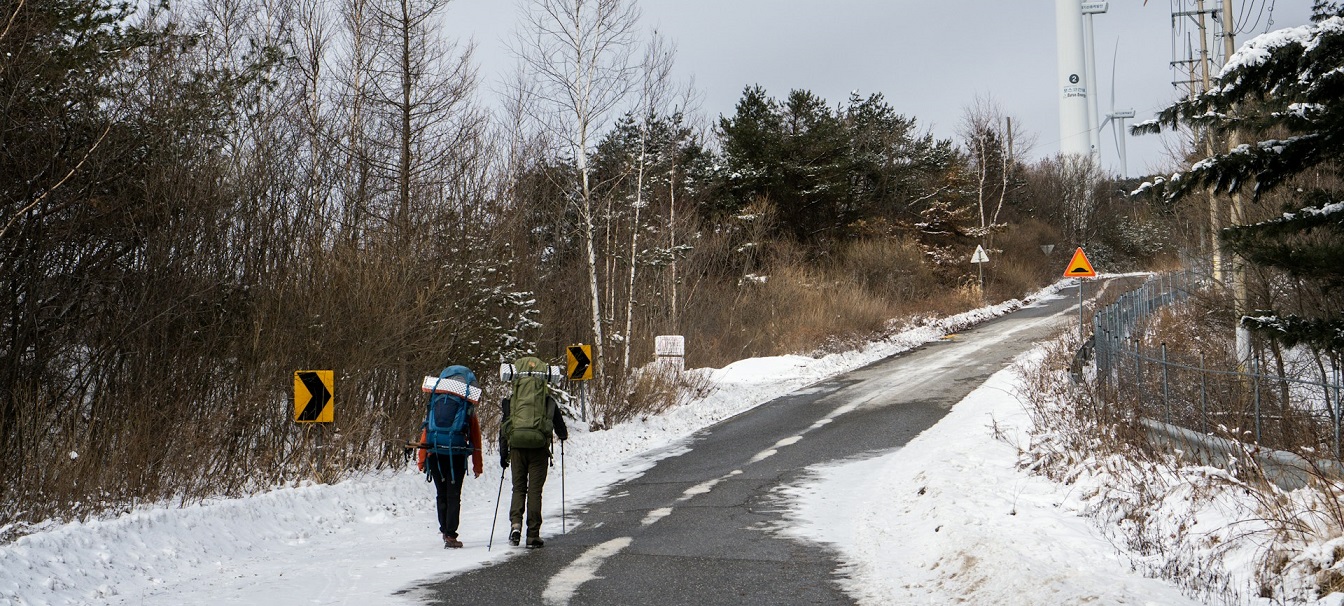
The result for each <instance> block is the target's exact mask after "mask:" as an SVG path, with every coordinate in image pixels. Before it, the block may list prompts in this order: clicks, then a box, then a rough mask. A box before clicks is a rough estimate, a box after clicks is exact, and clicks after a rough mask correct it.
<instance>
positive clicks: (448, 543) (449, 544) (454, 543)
mask: <svg viewBox="0 0 1344 606" xmlns="http://www.w3.org/2000/svg"><path fill="white" fill-rule="evenodd" d="M443 548H444V549H461V548H462V541H459V540H457V537H455V536H453V535H450V534H445V535H443Z"/></svg>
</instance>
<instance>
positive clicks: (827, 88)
mask: <svg viewBox="0 0 1344 606" xmlns="http://www.w3.org/2000/svg"><path fill="white" fill-rule="evenodd" d="M520 1H521V0H454V1H453V2H452V3H450V4H449V6H448V11H447V13H446V15H445V22H446V24H447V25H446V31H447V35H448V36H449V37H453V38H458V39H465V38H471V39H474V40H475V42H476V44H477V55H476V57H477V63H478V65H479V66H480V73H481V79H482V81H483V84H484V85H485V86H486V87H487V88H486V89H485V90H486V91H487V92H486V94H490V93H489V92H488V90H489V89H492V88H493V89H497V88H498V85H497V82H499V81H500V80H502V79H503V77H504V75H505V74H506V73H507V72H508V71H509V70H510V69H511V68H512V65H513V62H514V60H513V58H512V57H511V56H510V55H509V53H508V50H507V39H508V37H509V36H510V35H511V32H512V31H513V30H514V29H515V28H516V27H517V24H518V22H519V18H518V15H519V5H520ZM1179 3H1180V2H1179V1H1177V0H1149V2H1148V5H1147V6H1143V2H1142V0H1113V1H1112V2H1110V11H1109V12H1108V13H1106V14H1102V15H1097V16H1096V17H1095V18H1094V19H1095V21H1094V27H1095V30H1096V38H1097V40H1096V55H1097V59H1096V63H1097V72H1098V76H1097V84H1098V88H1099V89H1100V90H1099V96H1098V109H1099V110H1100V112H1101V113H1102V114H1105V113H1106V112H1107V111H1108V109H1109V107H1110V98H1111V85H1110V81H1111V63H1112V55H1113V54H1114V51H1115V49H1116V45H1117V41H1118V44H1119V54H1118V60H1117V61H1116V64H1117V65H1116V68H1115V103H1116V108H1117V109H1129V108H1132V109H1134V110H1135V111H1136V112H1137V117H1136V120H1144V119H1146V118H1149V117H1151V116H1152V114H1153V113H1154V112H1155V111H1157V110H1158V109H1160V108H1162V107H1164V106H1165V105H1167V104H1169V103H1170V102H1171V101H1172V100H1174V99H1175V98H1176V95H1177V92H1176V89H1175V88H1174V87H1173V86H1172V84H1171V82H1172V80H1173V79H1175V78H1174V77H1173V75H1172V72H1171V68H1170V65H1169V64H1170V62H1171V61H1172V60H1173V58H1174V57H1173V31H1172V17H1171V13H1172V6H1173V4H1179ZM1186 4H1190V5H1193V2H1190V1H1187V2H1186ZM1208 4H1210V5H1216V4H1217V2H1216V1H1213V0H1210V2H1209V3H1208ZM1310 5H1311V2H1310V0H1234V2H1233V7H1234V8H1233V10H1234V11H1236V12H1238V13H1241V14H1242V19H1241V25H1240V26H1239V28H1240V29H1242V30H1245V31H1244V32H1243V33H1240V34H1238V36H1237V38H1236V40H1237V43H1238V45H1240V44H1241V43H1242V42H1244V41H1246V40H1248V39H1249V38H1250V37H1252V36H1253V35H1255V34H1259V33H1262V32H1264V31H1265V29H1266V27H1268V26H1269V23H1270V16H1271V13H1270V11H1269V10H1268V9H1269V8H1270V7H1272V8H1273V11H1272V19H1273V28H1274V29H1281V28H1284V27H1291V26H1297V25H1302V24H1305V23H1307V22H1308V20H1309V19H1308V18H1309V16H1310ZM639 6H640V7H641V9H642V10H643V22H644V26H645V28H647V29H652V28H655V27H656V28H658V30H659V31H661V32H662V33H663V34H664V35H665V36H666V37H667V38H668V39H669V40H671V41H673V42H675V43H676V45H677V48H678V53H677V71H678V73H679V75H680V76H681V77H686V76H693V77H694V78H695V83H696V86H697V88H698V89H699V90H700V92H701V94H702V95H703V103H702V109H703V111H704V113H705V114H706V115H707V116H708V117H710V118H716V117H717V116H719V115H727V114H731V113H732V111H733V106H734V105H735V104H736V102H737V100H738V99H739V98H740V97H741V94H742V89H743V88H744V87H745V86H748V85H751V84H760V85H761V86H763V87H765V89H766V91H767V92H768V93H769V94H770V95H771V96H773V97H775V98H782V97H784V96H785V95H787V94H788V92H789V91H790V90H792V89H798V88H801V89H807V90H811V91H812V92H813V93H816V94H817V95H820V96H821V97H823V98H825V99H826V100H827V101H829V102H830V103H831V104H832V105H834V104H836V103H839V102H841V101H844V100H845V99H846V98H847V97H848V96H849V93H850V91H855V90H857V91H858V92H859V93H860V94H862V95H864V96H867V95H869V94H871V93H882V94H883V95H884V96H885V97H886V99H887V101H888V102H889V103H890V104H891V105H892V107H894V108H895V109H896V111H897V112H899V113H902V114H905V115H907V116H912V117H914V118H916V119H917V120H918V122H919V124H922V125H923V127H925V128H927V129H930V130H931V131H932V132H933V133H934V134H935V135H937V136H939V137H947V138H951V137H954V136H955V134H956V130H957V126H958V123H959V122H960V121H961V116H962V114H963V112H964V110H965V108H966V107H967V106H968V105H970V104H971V102H972V101H973V100H974V98H975V97H976V95H981V96H989V97H992V98H993V99H994V100H995V101H996V102H997V103H998V105H999V106H1000V107H1001V108H1002V109H1003V111H1004V112H1005V113H1006V114H1008V115H1010V116H1013V117H1014V118H1015V119H1016V120H1017V121H1018V122H1019V123H1020V124H1021V125H1022V127H1023V129H1024V130H1025V131H1027V132H1029V133H1034V134H1035V136H1036V145H1035V147H1034V148H1033V149H1032V154H1031V155H1032V156H1033V157H1042V156H1048V155H1053V154H1054V153H1056V152H1057V151H1058V150H1059V118H1058V111H1059V103H1058V100H1057V95H1058V88H1057V87H1056V86H1055V79H1056V60H1055V3H1054V2H1052V1H1050V0H1007V1H1003V0H642V1H641V2H639ZM1184 19H1186V21H1184V22H1183V24H1182V27H1183V31H1189V30H1190V29H1191V27H1189V26H1186V25H1185V24H1189V25H1190V26H1193V23H1194V22H1193V21H1189V18H1184ZM1180 36H1182V39H1184V38H1183V37H1184V34H1183V33H1182V34H1180ZM1196 44H1197V43H1196ZM1183 45H1184V42H1182V47H1183ZM1130 123H1131V124H1132V123H1133V121H1131V122H1130ZM1101 145H1102V162H1103V165H1104V166H1106V167H1107V169H1108V170H1110V171H1113V172H1119V162H1118V159H1117V153H1116V147H1115V142H1114V139H1113V137H1112V136H1111V130H1110V128H1109V127H1108V128H1107V129H1106V130H1105V131H1104V133H1103V135H1102V139H1101ZM1169 147H1170V143H1168V142H1164V141H1163V140H1162V137H1160V136H1154V135H1147V136H1142V137H1128V139H1127V149H1128V157H1129V172H1130V174H1138V173H1143V174H1149V173H1152V172H1156V171H1159V170H1160V169H1161V168H1163V167H1164V166H1167V165H1169V164H1170V163H1171V160H1170V154H1169V153H1168V151H1167V149H1168V148H1169Z"/></svg>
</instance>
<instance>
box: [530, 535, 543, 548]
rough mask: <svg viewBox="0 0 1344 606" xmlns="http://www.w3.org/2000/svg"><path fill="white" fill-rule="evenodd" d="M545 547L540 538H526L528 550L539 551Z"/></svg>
mask: <svg viewBox="0 0 1344 606" xmlns="http://www.w3.org/2000/svg"><path fill="white" fill-rule="evenodd" d="M545 545H546V543H545V542H544V541H542V540H541V537H527V548H528V549H540V548H542V547H544V546H545Z"/></svg>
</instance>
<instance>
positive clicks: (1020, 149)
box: [958, 95, 1032, 246]
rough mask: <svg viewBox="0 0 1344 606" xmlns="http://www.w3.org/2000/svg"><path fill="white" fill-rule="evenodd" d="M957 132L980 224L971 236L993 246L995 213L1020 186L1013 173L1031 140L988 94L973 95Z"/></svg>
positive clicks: (1019, 167)
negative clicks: (972, 182)
mask: <svg viewBox="0 0 1344 606" xmlns="http://www.w3.org/2000/svg"><path fill="white" fill-rule="evenodd" d="M958 134H959V135H960V136H961V138H962V144H963V145H964V146H965V148H966V152H967V155H968V156H969V157H970V160H971V169H972V170H973V171H974V178H975V180H976V183H975V194H976V208H977V209H978V210H979V213H980V226H979V228H978V229H976V230H974V235H975V236H977V237H978V238H979V239H980V242H981V244H984V245H986V246H993V242H994V232H995V231H996V230H1000V229H1002V228H1003V226H1001V225H999V214H1000V213H1001V212H1002V211H1003V204H1004V202H1005V201H1006V200H1007V199H1008V197H1009V194H1010V193H1011V192H1012V191H1013V190H1014V189H1016V188H1018V187H1020V181H1019V180H1018V177H1017V174H1016V173H1019V172H1020V170H1021V165H1022V160H1023V158H1024V157H1025V155H1026V153H1027V151H1029V150H1030V148H1031V145H1032V141H1031V140H1030V139H1029V137H1028V136H1026V135H1024V134H1023V133H1022V131H1021V128H1020V127H1019V126H1014V125H1013V118H1012V117H1011V116H1007V115H1004V113H1003V109H1002V108H1000V107H999V104H998V102H996V101H995V100H994V99H993V98H992V97H982V96H979V95H977V96H976V97H975V100H974V101H973V102H972V103H971V105H970V106H969V107H967V108H966V109H965V110H964V111H963V112H962V118H961V126H960V128H959V129H958Z"/></svg>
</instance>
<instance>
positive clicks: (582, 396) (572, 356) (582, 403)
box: [565, 343, 593, 422]
mask: <svg viewBox="0 0 1344 606" xmlns="http://www.w3.org/2000/svg"><path fill="white" fill-rule="evenodd" d="M565 378H566V379H569V380H570V381H579V382H580V383H579V418H580V419H582V420H583V421H584V422H587V421H588V394H587V390H586V389H585V388H584V384H583V383H582V382H583V381H587V380H590V379H592V378H593V346H592V345H584V344H582V343H578V344H574V345H570V346H569V347H566V348H565Z"/></svg>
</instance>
